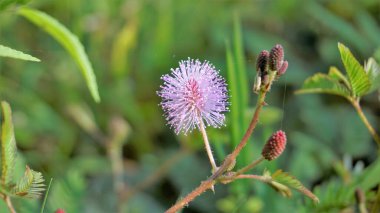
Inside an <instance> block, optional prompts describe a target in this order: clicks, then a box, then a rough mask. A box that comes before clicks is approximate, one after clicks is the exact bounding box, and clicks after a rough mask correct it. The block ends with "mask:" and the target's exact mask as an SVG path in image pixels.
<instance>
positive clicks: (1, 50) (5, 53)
mask: <svg viewBox="0 0 380 213" xmlns="http://www.w3.org/2000/svg"><path fill="white" fill-rule="evenodd" d="M0 56H1V57H9V58H15V59H21V60H25V61H36V62H40V61H41V60H40V59H38V58H36V57H33V56H31V55H28V54H25V53H23V52H21V51H18V50H15V49H12V48H10V47H6V46H3V45H1V44H0Z"/></svg>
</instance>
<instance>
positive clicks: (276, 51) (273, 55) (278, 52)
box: [269, 44, 284, 71]
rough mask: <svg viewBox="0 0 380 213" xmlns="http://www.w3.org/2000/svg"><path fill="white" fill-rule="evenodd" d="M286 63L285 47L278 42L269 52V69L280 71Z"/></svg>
mask: <svg viewBox="0 0 380 213" xmlns="http://www.w3.org/2000/svg"><path fill="white" fill-rule="evenodd" d="M283 63H284V49H283V48H282V46H281V45H280V44H276V46H274V47H273V48H272V49H271V51H270V54H269V69H270V70H271V71H278V70H280V68H281V67H282V64H283Z"/></svg>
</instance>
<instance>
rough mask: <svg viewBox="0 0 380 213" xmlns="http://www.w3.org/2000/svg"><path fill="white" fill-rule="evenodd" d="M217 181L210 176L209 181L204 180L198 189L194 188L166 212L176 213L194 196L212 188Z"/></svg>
mask: <svg viewBox="0 0 380 213" xmlns="http://www.w3.org/2000/svg"><path fill="white" fill-rule="evenodd" d="M214 184H215V181H214V180H210V178H209V179H208V180H207V181H204V182H202V183H201V185H199V186H198V187H197V188H196V189H194V190H193V191H192V192H190V194H188V195H186V197H184V198H183V199H181V200H180V201H178V202H177V203H176V204H175V205H173V206H172V207H171V208H170V209H168V210H166V212H165V213H175V212H177V211H178V210H180V209H182V208H183V207H184V206H186V205H187V204H188V203H190V202H191V201H192V200H194V198H196V197H198V196H199V195H201V194H202V193H203V192H205V191H206V190H208V189H212V187H213V186H214Z"/></svg>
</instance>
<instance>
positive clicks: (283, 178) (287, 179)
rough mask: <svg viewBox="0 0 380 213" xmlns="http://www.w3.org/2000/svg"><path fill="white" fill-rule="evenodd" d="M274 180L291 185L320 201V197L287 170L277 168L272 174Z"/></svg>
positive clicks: (316, 201)
mask: <svg viewBox="0 0 380 213" xmlns="http://www.w3.org/2000/svg"><path fill="white" fill-rule="evenodd" d="M272 179H273V181H275V182H277V183H279V184H283V185H286V186H289V187H291V188H293V189H296V190H297V191H299V192H301V193H302V194H304V195H306V196H307V197H309V198H310V199H312V200H313V201H314V202H315V203H319V199H318V197H317V196H315V195H314V194H313V193H312V192H311V191H310V190H308V189H307V188H306V187H305V186H304V185H303V184H302V183H301V182H300V181H299V180H297V179H296V178H295V177H293V176H292V175H290V174H289V173H287V172H283V171H282V170H277V171H276V172H275V173H273V174H272Z"/></svg>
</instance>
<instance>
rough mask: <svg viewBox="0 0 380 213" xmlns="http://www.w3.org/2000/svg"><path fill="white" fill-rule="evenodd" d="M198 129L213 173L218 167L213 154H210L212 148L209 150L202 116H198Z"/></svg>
mask: <svg viewBox="0 0 380 213" xmlns="http://www.w3.org/2000/svg"><path fill="white" fill-rule="evenodd" d="M199 130H200V131H201V133H202V137H203V141H204V143H205V147H206V151H207V155H208V158H209V159H210V163H211V166H212V173H214V172H215V171H216V170H217V169H218V167H217V166H216V163H215V160H214V156H213V155H212V150H211V146H210V143H209V141H208V137H207V133H206V129H205V125H204V123H203V120H202V118H200V117H199Z"/></svg>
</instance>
